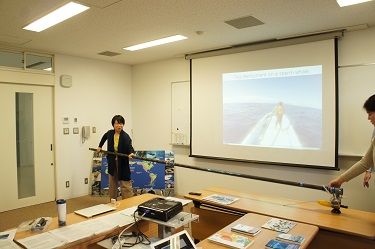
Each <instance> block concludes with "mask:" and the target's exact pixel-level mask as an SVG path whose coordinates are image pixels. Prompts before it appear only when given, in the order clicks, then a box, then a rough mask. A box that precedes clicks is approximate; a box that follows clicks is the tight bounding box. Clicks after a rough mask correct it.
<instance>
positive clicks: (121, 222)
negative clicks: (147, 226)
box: [100, 212, 134, 227]
mask: <svg viewBox="0 0 375 249" xmlns="http://www.w3.org/2000/svg"><path fill="white" fill-rule="evenodd" d="M100 219H103V220H104V221H105V222H106V223H110V224H116V225H118V226H119V227H123V226H125V225H127V224H131V223H133V222H134V217H131V216H128V215H124V214H121V213H120V212H117V213H113V214H108V215H106V216H103V217H100Z"/></svg>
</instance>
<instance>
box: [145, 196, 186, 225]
mask: <svg viewBox="0 0 375 249" xmlns="http://www.w3.org/2000/svg"><path fill="white" fill-rule="evenodd" d="M181 211H182V203H181V202H179V201H168V200H166V199H163V198H154V199H151V200H148V201H146V202H144V203H142V204H140V205H139V206H138V215H139V216H145V217H149V218H153V219H156V220H161V221H168V220H169V219H170V218H172V217H173V216H175V215H176V214H178V213H179V212H181Z"/></svg>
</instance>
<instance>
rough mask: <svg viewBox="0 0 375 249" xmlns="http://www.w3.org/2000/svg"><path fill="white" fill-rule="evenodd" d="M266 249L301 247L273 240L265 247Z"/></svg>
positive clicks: (294, 248)
mask: <svg viewBox="0 0 375 249" xmlns="http://www.w3.org/2000/svg"><path fill="white" fill-rule="evenodd" d="M265 248H266V249H300V246H299V245H297V244H292V243H287V242H283V241H278V240H274V239H271V240H270V241H268V243H267V244H266V245H265Z"/></svg>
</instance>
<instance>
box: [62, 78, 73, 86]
mask: <svg viewBox="0 0 375 249" xmlns="http://www.w3.org/2000/svg"><path fill="white" fill-rule="evenodd" d="M60 85H61V86H62V87H71V86H72V76H71V75H61V76H60Z"/></svg>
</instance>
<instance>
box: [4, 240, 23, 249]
mask: <svg viewBox="0 0 375 249" xmlns="http://www.w3.org/2000/svg"><path fill="white" fill-rule="evenodd" d="M0 248H1V249H19V248H21V247H19V246H18V245H17V244H16V243H14V242H13V241H11V240H0Z"/></svg>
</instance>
